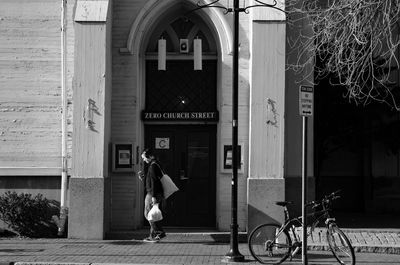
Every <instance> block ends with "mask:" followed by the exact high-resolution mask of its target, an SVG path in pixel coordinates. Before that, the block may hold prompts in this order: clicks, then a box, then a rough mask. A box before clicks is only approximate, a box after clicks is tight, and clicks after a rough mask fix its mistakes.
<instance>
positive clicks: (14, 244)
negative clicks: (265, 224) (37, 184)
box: [0, 229, 400, 265]
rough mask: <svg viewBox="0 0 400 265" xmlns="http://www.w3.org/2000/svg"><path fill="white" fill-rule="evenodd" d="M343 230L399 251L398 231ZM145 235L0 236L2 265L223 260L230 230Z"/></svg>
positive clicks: (367, 248)
mask: <svg viewBox="0 0 400 265" xmlns="http://www.w3.org/2000/svg"><path fill="white" fill-rule="evenodd" d="M344 231H345V232H346V234H347V235H348V237H349V238H350V239H351V241H352V244H353V246H354V248H355V250H356V252H374V253H389V254H398V255H400V230H376V229H374V230H365V229H362V230H355V229H344ZM144 235H145V234H143V233H142V232H140V231H139V232H134V233H127V232H121V233H119V237H120V238H121V239H118V240H115V239H114V240H78V239H17V238H0V264H1V265H9V264H14V263H17V264H15V265H29V264H30V265H33V264H42V265H45V264H49V265H54V264H60V263H62V264H76V263H79V264H82V265H89V264H90V265H94V264H96V263H103V264H104V263H107V264H117V263H118V264H121V263H124V264H223V263H222V262H221V260H222V259H223V256H224V255H225V254H226V253H227V252H228V251H229V249H230V245H229V233H218V232H215V233H212V232H204V233H201V232H200V233H168V230H167V237H166V238H164V239H163V240H162V241H160V242H158V243H145V242H143V241H142V238H143V237H144ZM115 236H117V234H114V237H115ZM323 237H324V231H323V230H321V231H314V233H313V237H312V238H311V239H310V241H309V242H308V244H309V246H310V249H311V250H323V249H327V245H326V243H325V242H324V239H323ZM128 238H129V239H128ZM320 238H321V239H320ZM239 239H240V243H239V251H240V253H241V254H242V255H244V256H245V262H244V263H243V264H257V263H256V262H255V260H254V259H253V257H251V255H250V253H249V250H248V247H247V243H246V234H243V233H241V234H240V235H239ZM399 257H400V256H399ZM35 262H36V263H35ZM235 264H241V263H235Z"/></svg>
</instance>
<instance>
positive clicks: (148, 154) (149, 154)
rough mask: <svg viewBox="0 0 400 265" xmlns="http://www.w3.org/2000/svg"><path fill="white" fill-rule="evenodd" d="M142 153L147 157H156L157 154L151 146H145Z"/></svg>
mask: <svg viewBox="0 0 400 265" xmlns="http://www.w3.org/2000/svg"><path fill="white" fill-rule="evenodd" d="M142 154H143V155H144V156H145V157H146V158H155V155H154V153H153V150H151V149H150V148H145V149H144V150H143V152H142Z"/></svg>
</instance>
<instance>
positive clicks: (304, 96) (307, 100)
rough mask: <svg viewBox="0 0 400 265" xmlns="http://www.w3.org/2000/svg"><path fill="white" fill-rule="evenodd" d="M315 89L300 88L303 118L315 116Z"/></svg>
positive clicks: (308, 87) (310, 87)
mask: <svg viewBox="0 0 400 265" xmlns="http://www.w3.org/2000/svg"><path fill="white" fill-rule="evenodd" d="M313 98H314V88H313V87H312V86H300V95H299V105H300V115H301V116H312V115H313Z"/></svg>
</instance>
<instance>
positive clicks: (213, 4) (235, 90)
mask: <svg viewBox="0 0 400 265" xmlns="http://www.w3.org/2000/svg"><path fill="white" fill-rule="evenodd" d="M219 1H220V0H212V1H210V3H205V4H201V1H199V2H198V3H197V6H198V7H197V8H196V9H194V10H192V11H191V12H193V11H196V10H198V9H202V8H220V9H223V10H224V14H227V13H233V67H232V83H233V84H232V181H231V190H232V194H231V227H230V228H231V229H230V232H231V234H230V250H229V251H228V253H227V254H226V255H225V256H224V258H223V260H222V261H223V262H242V261H244V256H243V255H242V254H240V252H239V246H238V245H239V244H238V223H237V199H238V198H237V193H238V184H237V177H238V127H239V123H238V103H239V96H238V95H239V13H240V12H245V13H248V9H250V8H253V7H269V8H273V9H277V10H280V11H283V10H282V9H280V8H278V7H277V4H278V2H277V0H272V4H267V3H264V2H262V1H257V0H254V1H253V3H254V5H249V6H246V2H245V1H244V4H243V7H240V6H239V0H234V1H233V7H232V8H230V7H229V0H228V7H225V6H222V5H218V4H217V3H218V2H219ZM283 12H284V11H283Z"/></svg>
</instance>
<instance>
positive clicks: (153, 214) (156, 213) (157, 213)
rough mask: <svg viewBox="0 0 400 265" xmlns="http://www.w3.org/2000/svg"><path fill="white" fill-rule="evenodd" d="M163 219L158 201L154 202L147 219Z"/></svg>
mask: <svg viewBox="0 0 400 265" xmlns="http://www.w3.org/2000/svg"><path fill="white" fill-rule="evenodd" d="M162 219H163V216H162V213H161V210H160V207H159V205H158V203H155V204H153V207H151V209H150V211H149V213H148V214H147V220H149V221H152V222H157V221H161V220H162Z"/></svg>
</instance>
